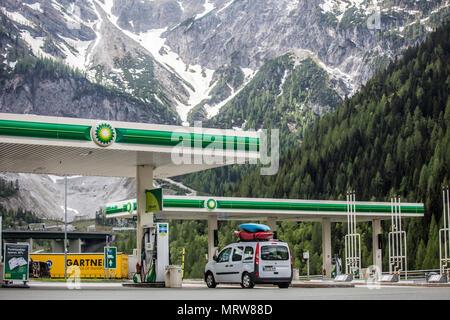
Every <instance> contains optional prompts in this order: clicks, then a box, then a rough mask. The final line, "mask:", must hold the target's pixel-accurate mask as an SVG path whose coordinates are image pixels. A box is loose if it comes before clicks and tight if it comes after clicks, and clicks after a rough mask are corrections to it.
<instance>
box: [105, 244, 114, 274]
mask: <svg viewBox="0 0 450 320" xmlns="http://www.w3.org/2000/svg"><path fill="white" fill-rule="evenodd" d="M104 267H105V269H117V248H116V247H105V248H104Z"/></svg>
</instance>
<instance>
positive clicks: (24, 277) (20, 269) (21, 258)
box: [3, 243, 29, 281]
mask: <svg viewBox="0 0 450 320" xmlns="http://www.w3.org/2000/svg"><path fill="white" fill-rule="evenodd" d="M28 254H29V245H28V243H24V244H19V243H5V263H4V267H3V280H21V281H28V272H29V266H28Z"/></svg>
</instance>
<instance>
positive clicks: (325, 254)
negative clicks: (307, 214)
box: [322, 218, 333, 278]
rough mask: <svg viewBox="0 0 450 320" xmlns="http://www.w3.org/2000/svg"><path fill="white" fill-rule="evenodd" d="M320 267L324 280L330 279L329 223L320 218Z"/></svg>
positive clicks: (331, 268) (328, 220)
mask: <svg viewBox="0 0 450 320" xmlns="http://www.w3.org/2000/svg"><path fill="white" fill-rule="evenodd" d="M322 265H323V269H325V274H324V278H331V271H332V270H333V266H332V264H331V221H330V218H322Z"/></svg>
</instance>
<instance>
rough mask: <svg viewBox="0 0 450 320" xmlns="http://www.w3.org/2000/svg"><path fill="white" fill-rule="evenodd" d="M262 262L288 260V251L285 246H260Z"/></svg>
mask: <svg viewBox="0 0 450 320" xmlns="http://www.w3.org/2000/svg"><path fill="white" fill-rule="evenodd" d="M261 259H262V260H288V259H289V251H288V248H287V247H285V246H262V247H261Z"/></svg>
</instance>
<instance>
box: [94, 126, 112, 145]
mask: <svg viewBox="0 0 450 320" xmlns="http://www.w3.org/2000/svg"><path fill="white" fill-rule="evenodd" d="M91 136H92V140H94V142H95V143H96V144H98V145H99V146H102V147H107V146H109V145H111V144H112V143H113V142H114V141H115V140H116V130H115V129H114V128H113V126H112V125H111V124H109V123H108V122H100V123H98V124H97V125H96V126H93V127H92V130H91Z"/></svg>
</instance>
